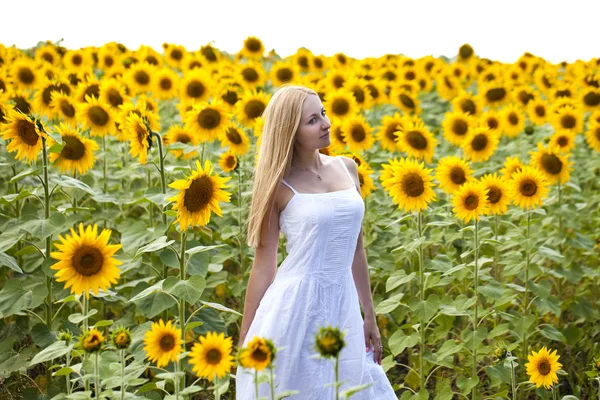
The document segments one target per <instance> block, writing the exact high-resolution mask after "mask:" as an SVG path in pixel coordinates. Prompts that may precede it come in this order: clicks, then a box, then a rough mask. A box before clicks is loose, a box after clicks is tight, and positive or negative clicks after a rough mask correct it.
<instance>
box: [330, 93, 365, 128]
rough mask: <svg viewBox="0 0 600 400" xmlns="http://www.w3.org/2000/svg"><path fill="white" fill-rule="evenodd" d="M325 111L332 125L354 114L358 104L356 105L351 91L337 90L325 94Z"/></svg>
mask: <svg viewBox="0 0 600 400" xmlns="http://www.w3.org/2000/svg"><path fill="white" fill-rule="evenodd" d="M325 109H326V110H327V114H328V115H329V116H330V117H331V120H332V121H331V122H332V124H333V123H336V122H337V123H340V122H343V121H344V120H345V119H346V118H349V117H350V116H352V115H355V114H356V112H357V111H358V104H356V99H355V98H354V95H353V94H352V92H351V91H349V90H348V89H338V90H335V91H332V92H329V93H327V98H326V99H325Z"/></svg>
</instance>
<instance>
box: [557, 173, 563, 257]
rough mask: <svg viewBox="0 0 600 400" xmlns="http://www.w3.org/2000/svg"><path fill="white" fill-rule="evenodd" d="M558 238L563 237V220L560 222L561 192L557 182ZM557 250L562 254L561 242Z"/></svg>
mask: <svg viewBox="0 0 600 400" xmlns="http://www.w3.org/2000/svg"><path fill="white" fill-rule="evenodd" d="M558 237H559V238H561V239H562V238H563V237H564V236H563V220H562V190H561V185H560V181H558ZM558 248H559V249H560V251H561V252H562V249H563V243H562V242H561V243H560V244H559V245H558Z"/></svg>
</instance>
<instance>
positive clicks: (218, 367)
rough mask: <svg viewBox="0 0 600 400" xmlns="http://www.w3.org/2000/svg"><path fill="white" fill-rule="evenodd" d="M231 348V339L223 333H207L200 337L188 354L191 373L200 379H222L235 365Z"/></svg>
mask: <svg viewBox="0 0 600 400" xmlns="http://www.w3.org/2000/svg"><path fill="white" fill-rule="evenodd" d="M232 347H233V343H232V339H231V337H227V338H226V337H225V334H224V333H223V332H221V333H219V334H217V333H216V332H208V333H207V334H206V336H200V338H199V342H196V343H194V346H193V347H192V350H191V351H190V354H189V357H190V358H189V362H190V364H191V365H193V367H192V371H193V372H195V373H196V375H197V376H199V377H201V378H206V379H208V380H209V381H212V380H213V379H214V378H215V376H216V377H217V378H222V377H224V376H225V375H226V374H227V373H228V372H229V371H230V370H231V367H232V366H233V365H234V363H235V359H234V357H233V356H232V355H231V349H232Z"/></svg>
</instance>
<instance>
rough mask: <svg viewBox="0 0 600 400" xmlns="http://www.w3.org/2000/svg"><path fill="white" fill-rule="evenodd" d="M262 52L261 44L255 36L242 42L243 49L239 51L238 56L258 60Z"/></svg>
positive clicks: (262, 46)
mask: <svg viewBox="0 0 600 400" xmlns="http://www.w3.org/2000/svg"><path fill="white" fill-rule="evenodd" d="M264 52H265V46H264V45H263V42H262V41H261V40H260V39H259V38H257V37H255V36H248V37H247V38H246V40H244V47H242V49H241V50H240V51H239V54H240V55H241V56H243V57H246V58H249V59H260V58H261V57H262V56H263V54H264Z"/></svg>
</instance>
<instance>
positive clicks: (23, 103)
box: [11, 96, 31, 114]
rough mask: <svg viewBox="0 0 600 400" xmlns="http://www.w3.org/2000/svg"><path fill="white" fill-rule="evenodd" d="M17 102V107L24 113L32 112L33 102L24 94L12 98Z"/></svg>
mask: <svg viewBox="0 0 600 400" xmlns="http://www.w3.org/2000/svg"><path fill="white" fill-rule="evenodd" d="M11 100H12V101H14V102H15V109H16V110H17V111H21V112H22V113H23V114H29V113H31V104H29V102H28V101H27V99H26V98H25V97H23V96H15V97H13V98H11Z"/></svg>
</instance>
